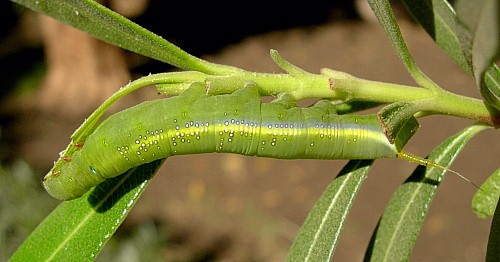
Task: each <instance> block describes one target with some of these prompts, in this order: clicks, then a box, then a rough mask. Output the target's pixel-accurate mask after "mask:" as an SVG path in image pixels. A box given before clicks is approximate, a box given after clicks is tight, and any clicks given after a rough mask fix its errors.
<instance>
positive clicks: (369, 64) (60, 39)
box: [0, 1, 500, 261]
mask: <svg viewBox="0 0 500 262" xmlns="http://www.w3.org/2000/svg"><path fill="white" fill-rule="evenodd" d="M338 2H339V3H337V2H336V1H333V2H332V3H329V4H325V3H323V2H320V1H317V2H309V4H308V5H307V6H286V7H285V6H280V5H277V4H274V5H273V4H270V3H267V2H266V3H259V2H255V3H253V2H252V4H251V5H250V4H249V5H248V6H243V7H241V8H238V9H229V11H226V9H225V8H220V7H214V6H209V5H208V4H202V5H194V4H192V3H187V2H186V3H178V4H179V6H178V7H177V9H175V10H173V9H171V8H168V7H166V6H163V5H165V4H163V1H108V2H106V4H107V5H108V6H110V7H111V8H112V9H114V10H116V11H118V12H120V13H122V14H124V15H126V16H128V17H130V18H131V19H133V20H134V21H136V22H137V23H139V24H140V25H142V26H144V27H145V28H147V29H149V30H151V31H153V32H155V33H157V34H159V35H161V36H163V37H164V38H166V39H167V40H169V41H172V42H173V43H175V44H177V45H178V46H179V47H181V48H182V49H184V50H186V51H188V52H190V53H192V54H194V55H196V56H200V57H202V58H204V59H206V60H209V61H212V62H216V63H221V64H228V65H233V66H237V67H241V68H243V69H246V70H250V71H258V72H281V70H280V69H279V68H278V67H277V66H276V65H275V64H274V63H273V62H272V60H271V59H270V58H269V49H271V48H273V49H276V50H278V51H279V52H280V54H281V55H282V56H283V57H284V58H285V59H287V60H288V61H290V62H291V63H293V64H295V65H297V66H299V67H301V68H303V69H305V70H307V71H309V72H313V73H319V70H320V69H321V68H325V67H326V68H332V69H335V70H340V71H345V72H347V73H350V74H353V75H356V76H359V77H362V78H366V79H370V80H379V81H385V82H391V83H401V84H409V85H414V82H413V81H412V79H411V78H410V77H409V75H408V73H407V72H406V70H405V69H404V67H403V65H402V64H401V62H400V61H399V59H398V58H397V57H396V55H395V53H394V51H393V49H392V47H391V45H390V43H389V42H388V40H387V39H386V38H385V36H384V34H383V32H382V30H381V28H380V26H379V25H378V24H377V22H376V21H375V20H373V19H374V18H373V17H371V16H370V12H371V11H370V10H369V9H366V8H367V7H366V6H363V5H358V6H356V5H355V3H354V2H351V1H338ZM0 5H2V6H1V7H0V10H1V11H0V12H1V13H3V14H2V15H0V17H3V18H2V31H1V32H0V33H1V34H2V39H1V42H0V52H1V53H0V59H1V60H0V63H1V64H0V67H1V70H0V74H1V80H0V81H2V88H1V89H0V95H1V97H0V99H1V106H0V120H1V122H0V128H1V129H0V131H1V132H0V139H1V140H0V160H2V163H3V164H4V165H9V163H12V162H13V161H15V160H19V159H22V160H24V161H26V162H27V163H28V164H29V165H30V166H31V167H32V168H33V169H34V170H35V172H36V174H38V175H39V176H38V177H39V178H41V177H42V176H43V175H44V174H45V172H47V171H48V169H49V168H50V167H51V165H52V163H53V161H54V160H56V158H57V153H58V152H59V151H61V150H62V149H64V148H65V146H66V145H67V143H68V142H69V137H70V135H71V133H72V132H73V131H74V130H75V129H76V128H77V127H78V126H79V124H80V123H81V122H82V121H83V119H84V118H85V117H86V116H88V115H89V114H90V113H91V112H92V110H93V109H95V108H96V107H97V106H98V105H99V104H100V103H101V102H102V101H104V99H106V98H107V97H109V96H110V95H111V94H112V93H113V92H115V91H116V90H117V89H118V88H119V87H120V86H122V85H124V84H126V83H127V82H128V81H129V80H130V79H136V78H138V77H140V76H141V75H145V74H148V73H159V72H164V71H170V70H173V69H172V68H171V67H170V66H169V65H165V64H161V63H159V62H155V61H152V60H150V59H147V58H144V57H142V56H139V55H136V54H132V53H130V52H127V51H124V50H121V49H118V48H116V47H112V46H109V45H107V44H104V43H102V42H100V41H97V40H94V39H92V38H91V37H89V36H87V35H86V34H84V33H81V32H78V31H76V30H74V29H71V28H69V27H66V26H64V25H61V24H59V23H57V22H55V21H53V20H52V19H49V18H46V17H43V16H39V15H36V14H34V13H31V12H24V11H23V10H22V9H21V8H19V7H17V6H15V5H14V4H12V3H10V2H3V3H1V4H0ZM204 5H205V6H204ZM395 11H396V14H397V16H398V18H399V21H400V26H401V28H402V31H403V34H404V37H405V40H406V41H407V43H408V46H409V48H410V51H411V52H412V54H413V55H414V58H415V59H416V61H417V63H418V65H420V67H421V68H422V69H423V71H424V72H425V73H427V74H428V75H429V76H430V77H431V79H433V80H434V81H435V82H437V83H438V84H439V85H441V86H442V87H443V88H445V89H447V90H449V91H452V92H455V93H459V94H463V95H467V96H472V97H478V98H479V95H478V93H479V92H478V90H477V88H476V87H475V84H474V81H473V79H472V78H471V77H470V76H468V75H466V74H465V73H464V72H463V71H462V70H461V69H460V68H459V67H458V66H457V65H455V64H454V63H453V62H452V61H451V60H450V59H448V58H447V57H446V55H444V54H443V53H442V52H441V51H440V50H439V48H437V47H436V46H435V45H434V44H433V42H432V40H431V39H430V38H429V37H428V36H427V35H426V33H425V32H424V31H423V30H422V29H420V28H419V26H418V25H416V24H414V23H413V22H412V21H411V19H410V18H409V17H408V16H407V14H406V13H405V11H404V10H403V8H402V7H401V6H400V5H399V4H398V3H395ZM157 97H158V96H157V95H156V91H155V90H154V89H153V88H149V89H147V88H146V89H144V90H140V91H139V92H137V93H135V94H133V95H131V96H130V97H127V98H126V99H125V100H124V101H122V102H121V104H120V105H119V106H116V107H114V108H113V111H114V112H116V111H117V110H119V109H120V108H124V107H127V106H131V105H134V104H137V103H139V102H140V101H143V100H145V99H154V98H157ZM457 106H459V105H457ZM420 123H421V125H422V127H421V129H420V130H419V132H418V133H417V134H416V135H415V137H414V139H413V140H411V142H410V144H409V145H408V146H407V151H410V152H412V153H415V154H417V155H420V156H425V155H426V154H428V152H430V150H432V148H434V147H435V146H437V145H438V144H439V143H441V142H442V141H443V140H444V139H446V138H447V137H449V136H450V135H453V134H455V133H456V132H458V131H459V130H461V129H463V128H464V127H466V126H468V125H470V124H471V123H472V122H471V121H468V120H464V119H456V118H452V117H441V116H432V117H427V118H425V119H421V120H420ZM498 141H500V140H499V135H498V132H495V131H487V132H484V133H482V134H479V135H478V136H477V137H476V138H474V139H473V140H472V141H471V142H470V144H469V145H467V147H466V148H465V149H464V151H463V153H462V154H461V155H460V157H459V158H458V159H457V161H456V163H455V164H454V165H453V166H452V168H453V169H454V170H457V171H459V172H460V173H461V174H463V175H465V176H467V177H468V178H470V179H471V180H473V181H474V182H476V183H478V184H480V183H482V182H483V181H484V179H486V178H487V177H488V175H490V174H491V173H492V172H493V171H494V170H495V169H496V168H498V152H500V143H499V142H498ZM345 163H346V161H326V160H304V161H301V160H297V161H284V160H274V159H264V158H254V157H243V156H238V155H229V154H208V155H196V156H180V157H174V158H171V159H168V160H167V162H166V164H165V165H164V166H163V167H162V169H161V171H160V172H159V173H158V175H157V176H156V177H155V179H154V181H153V183H152V184H151V185H150V186H149V188H148V190H147V191H146V192H145V194H144V196H143V198H142V199H141V200H140V201H139V203H138V204H137V205H136V207H135V208H134V210H133V211H132V213H131V214H130V216H129V217H128V218H127V220H126V221H125V223H124V224H123V226H122V227H121V228H120V229H119V231H118V232H117V236H116V238H117V239H120V238H126V237H127V236H128V235H130V234H132V233H130V232H136V233H137V228H140V227H141V226H142V228H143V229H140V230H143V231H144V230H145V231H144V232H148V233H147V234H149V237H150V238H155V239H156V240H158V243H156V244H157V246H158V249H157V250H156V251H155V252H157V253H155V255H153V257H156V258H158V260H168V261H185V260H190V261H204V260H229V261H231V260H232V261H282V260H283V259H284V257H285V256H286V253H287V251H288V248H289V246H290V245H291V242H292V241H293V239H294V237H295V235H296V233H297V231H298V229H299V227H300V225H301V224H302V222H303V221H304V219H305V217H306V216H307V213H308V212H309V210H310V209H311V207H312V206H313V204H314V202H315V200H316V199H317V198H318V197H319V196H320V195H321V193H322V191H323V190H324V189H325V188H326V186H327V185H328V183H329V182H330V181H331V180H332V179H333V178H334V177H335V175H336V174H337V173H338V171H339V170H340V169H341V168H342V166H343V165H344V164H345ZM414 167H415V165H414V164H411V163H406V162H405V161H401V160H380V161H377V162H376V164H375V165H374V167H373V169H372V172H371V174H370V176H369V178H368V179H367V180H366V181H365V183H364V185H363V187H362V189H361V191H360V194H359V196H358V198H357V199H356V200H355V202H354V205H353V209H352V211H351V213H350V214H349V216H348V219H347V223H346V225H345V228H344V231H343V233H342V236H341V239H340V243H339V245H338V247H337V250H336V253H335V256H334V260H336V261H361V260H362V258H363V255H364V251H365V250H366V247H367V245H368V241H369V239H370V236H371V234H372V232H373V230H374V228H375V225H376V223H377V221H378V218H379V217H380V215H381V213H382V212H383V208H384V205H385V204H386V203H387V201H388V200H389V198H390V196H391V194H392V193H393V192H394V191H395V190H396V188H397V187H398V186H399V185H400V184H401V183H402V182H403V181H404V180H405V179H406V177H407V176H408V175H409V174H410V173H411V171H412V170H413V169H414ZM40 188H41V186H40ZM474 192H475V188H474V187H472V186H471V185H469V184H467V183H466V182H464V181H463V180H461V179H459V178H457V177H455V176H453V175H448V176H447V178H446V179H445V180H444V182H443V183H442V185H441V187H440V189H439V191H438V194H437V196H436V199H435V200H434V202H433V204H432V207H431V211H430V214H429V215H428V217H427V219H426V222H425V224H424V227H423V229H422V233H421V235H420V236H419V238H418V241H417V245H416V247H415V250H414V253H413V256H412V260H414V261H483V260H484V254H485V251H486V243H487V238H488V233H489V225H490V223H491V220H490V219H486V220H480V219H477V218H476V217H475V215H474V214H473V213H472V211H471V209H470V202H471V198H472V196H473V194H474ZM144 225H151V227H149V226H148V227H144ZM144 228H145V229H144ZM134 230H135V231H134ZM140 230H139V231H140ZM141 232H142V231H141ZM139 234H141V233H139ZM152 235H154V237H153V236H152ZM146 242H147V241H146ZM147 243H149V242H147ZM110 245H111V246H114V247H116V246H117V245H118V244H116V243H114V242H112V243H110ZM126 247H127V248H123V250H125V251H124V252H125V254H127V256H128V258H129V259H130V258H132V260H131V261H133V258H135V256H137V257H138V259H140V258H139V257H140V254H138V253H141V252H143V250H142V249H141V247H137V246H136V247H133V246H126ZM111 248H112V247H111ZM134 250H135V251H134ZM127 252H129V253H127ZM134 252H135V253H134ZM122 256H124V257H125V255H123V253H122ZM103 257H104V258H103V260H104V259H105V258H106V255H103ZM115 259H116V257H115Z"/></svg>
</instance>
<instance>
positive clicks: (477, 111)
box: [333, 78, 498, 125]
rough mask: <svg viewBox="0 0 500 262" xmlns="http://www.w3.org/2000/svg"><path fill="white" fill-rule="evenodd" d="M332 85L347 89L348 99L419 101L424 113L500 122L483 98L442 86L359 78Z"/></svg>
mask: <svg viewBox="0 0 500 262" xmlns="http://www.w3.org/2000/svg"><path fill="white" fill-rule="evenodd" d="M333 88H334V89H335V90H336V92H337V93H344V96H345V97H346V99H347V100H355V101H370V102H378V103H394V102H401V101H420V102H419V107H420V108H421V111H424V112H425V114H424V115H428V114H443V115H451V116H457V117H462V118H468V119H473V120H476V121H481V122H485V123H488V124H490V125H495V124H498V123H497V121H498V120H497V119H495V117H492V116H491V115H490V112H489V111H488V109H487V108H486V106H485V105H484V103H483V101H481V100H479V99H475V98H471V97H466V96H461V95H457V94H453V93H450V92H447V91H445V90H443V89H433V90H429V89H425V88H419V87H412V86H405V85H397V84H389V83H382V82H376V81H368V80H363V79H359V78H357V79H333ZM341 96H342V95H341ZM496 118H498V116H496Z"/></svg>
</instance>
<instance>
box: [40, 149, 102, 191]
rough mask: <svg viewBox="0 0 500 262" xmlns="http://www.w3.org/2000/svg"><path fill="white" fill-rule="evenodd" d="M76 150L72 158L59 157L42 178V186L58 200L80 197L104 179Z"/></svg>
mask: <svg viewBox="0 0 500 262" xmlns="http://www.w3.org/2000/svg"><path fill="white" fill-rule="evenodd" d="M78 154H79V152H76V153H75V155H74V156H73V157H72V158H61V159H60V160H59V162H62V163H56V165H54V167H53V168H52V170H50V172H49V173H48V174H47V175H46V176H45V177H44V178H43V187H44V188H45V190H47V192H48V193H49V194H50V195H51V196H53V197H55V198H57V199H59V200H71V199H75V198H78V197H81V196H82V195H83V194H85V193H86V192H87V191H89V190H90V189H91V188H92V187H94V186H95V185H97V184H99V183H100V182H102V181H104V178H103V177H102V176H100V175H98V174H97V173H96V172H95V170H94V168H93V167H92V166H89V165H88V164H87V163H85V162H84V161H83V159H82V157H78Z"/></svg>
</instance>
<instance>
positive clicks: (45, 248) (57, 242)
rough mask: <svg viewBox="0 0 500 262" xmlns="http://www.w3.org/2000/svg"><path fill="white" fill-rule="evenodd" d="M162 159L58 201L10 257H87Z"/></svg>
mask: <svg viewBox="0 0 500 262" xmlns="http://www.w3.org/2000/svg"><path fill="white" fill-rule="evenodd" d="M162 163H163V160H156V161H154V162H151V163H148V164H145V165H142V166H139V167H136V168H133V169H131V170H129V171H128V172H127V173H125V174H123V175H121V176H119V177H116V178H112V179H108V180H106V181H105V182H103V183H102V184H100V185H99V186H97V187H96V188H95V189H94V190H92V191H91V192H89V193H87V194H85V195H84V196H83V197H81V198H78V199H75V200H71V201H65V202H63V203H61V204H60V205H59V206H58V207H57V208H56V209H55V210H54V211H53V212H52V213H51V214H50V215H49V216H48V217H46V218H45V220H44V221H43V222H42V223H41V224H40V225H39V226H38V227H37V228H36V229H35V230H34V231H33V232H32V234H31V235H30V236H29V237H28V239H26V241H25V242H24V243H23V244H22V245H21V247H20V248H19V249H18V250H17V251H16V253H14V255H13V256H12V258H11V260H10V261H91V260H93V259H94V258H95V257H96V256H97V254H98V253H99V252H100V250H101V249H102V247H103V246H104V244H106V242H107V241H108V240H109V238H110V237H111V236H112V235H113V233H114V232H115V231H116V229H117V228H118V226H120V224H121V223H122V222H123V220H124V219H125V217H126V216H127V214H128V213H129V211H130V210H131V209H132V207H133V206H134V204H135V203H136V202H137V200H138V199H139V197H140V196H141V194H142V192H143V191H144V190H145V188H146V186H147V184H148V183H149V182H150V181H151V178H152V176H153V175H154V174H155V173H156V171H157V169H158V168H159V166H160V165H161V164H162Z"/></svg>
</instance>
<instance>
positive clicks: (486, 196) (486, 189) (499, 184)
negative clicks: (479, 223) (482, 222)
mask: <svg viewBox="0 0 500 262" xmlns="http://www.w3.org/2000/svg"><path fill="white" fill-rule="evenodd" d="M481 189H482V190H478V191H477V192H476V194H475V195H474V198H472V210H473V211H474V213H475V214H476V216H478V217H479V218H487V217H491V216H493V213H494V212H495V206H496V205H497V202H498V198H499V197H500V168H499V169H497V170H496V171H495V172H494V173H493V174H492V175H491V176H490V177H489V178H488V179H487V180H486V181H485V182H484V183H483V184H482V185H481Z"/></svg>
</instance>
